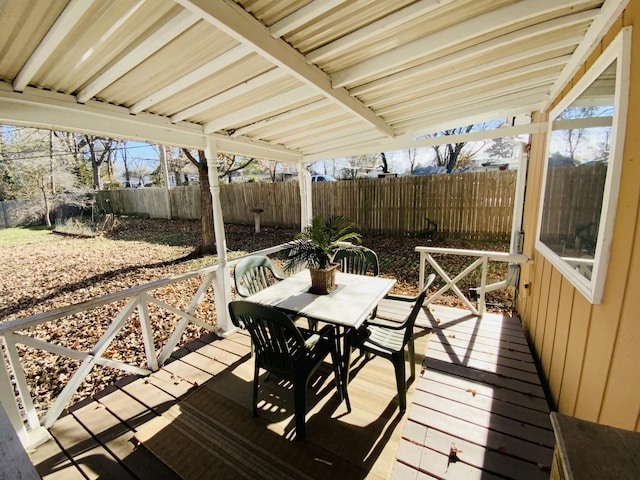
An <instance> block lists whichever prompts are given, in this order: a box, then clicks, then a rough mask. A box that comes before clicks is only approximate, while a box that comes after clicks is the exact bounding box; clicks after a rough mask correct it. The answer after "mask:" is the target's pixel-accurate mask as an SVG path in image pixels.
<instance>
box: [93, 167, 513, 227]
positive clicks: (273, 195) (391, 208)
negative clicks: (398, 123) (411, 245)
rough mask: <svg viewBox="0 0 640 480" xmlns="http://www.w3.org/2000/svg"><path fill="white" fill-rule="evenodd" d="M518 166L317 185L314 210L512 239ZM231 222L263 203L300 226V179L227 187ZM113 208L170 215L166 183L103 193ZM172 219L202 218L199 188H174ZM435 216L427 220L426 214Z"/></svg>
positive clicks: (273, 215) (269, 219)
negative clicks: (494, 170) (163, 185)
mask: <svg viewBox="0 0 640 480" xmlns="http://www.w3.org/2000/svg"><path fill="white" fill-rule="evenodd" d="M515 184H516V172H515V171H497V172H471V173H456V174H447V175H426V176H414V177H397V178H382V179H359V180H353V181H339V182H315V183H313V184H312V196H313V212H314V214H315V215H323V216H331V215H345V216H347V217H349V218H351V219H353V220H354V221H356V222H357V223H358V225H359V230H360V231H361V232H362V233H365V234H374V235H375V234H386V235H394V236H395V235H400V236H401V235H420V234H423V233H425V232H427V231H428V230H429V228H430V226H429V222H428V220H429V221H431V222H434V223H435V224H437V229H438V232H439V233H441V234H443V235H444V236H446V237H449V238H475V239H485V238H504V239H506V238H508V237H509V235H510V233H511V221H512V217H513V199H514V193H515ZM220 199H221V203H222V213H223V216H224V221H225V222H227V223H235V224H248V225H250V224H253V222H254V217H253V213H252V209H256V208H258V209H263V210H264V211H263V213H262V214H261V223H262V225H266V226H278V227H283V228H298V227H299V226H300V193H299V187H298V182H297V181H288V182H280V183H243V184H239V183H237V184H230V185H222V186H221V188H220ZM97 203H98V205H99V207H100V208H103V209H104V210H105V211H107V212H110V213H111V212H112V213H118V214H128V215H145V216H150V217H158V218H167V217H168V216H169V215H168V212H167V207H166V205H167V203H166V199H165V193H164V190H163V189H162V188H138V189H119V190H107V191H101V192H97ZM170 203H171V217H172V218H181V219H198V218H200V190H199V186H189V187H175V188H172V189H171V190H170ZM427 219H428V220H427Z"/></svg>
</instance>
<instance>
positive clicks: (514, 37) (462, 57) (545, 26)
mask: <svg viewBox="0 0 640 480" xmlns="http://www.w3.org/2000/svg"><path fill="white" fill-rule="evenodd" d="M594 15H595V14H594V12H593V11H590V12H587V13H585V12H581V13H577V14H574V15H571V16H570V17H565V18H562V19H558V18H557V19H554V20H549V21H547V22H543V23H540V24H537V25H532V26H530V27H527V28H523V29H522V30H519V31H517V32H511V33H508V34H507V35H502V36H500V37H498V38H494V39H492V40H487V41H485V42H482V43H479V44H477V45H474V46H472V47H469V48H465V49H464V50H461V51H459V52H456V53H454V54H451V55H446V56H444V57H440V58H438V59H436V60H433V61H431V62H427V63H424V64H422V65H418V66H416V67H412V68H410V69H407V70H404V71H402V72H399V73H394V74H392V75H389V76H387V77H384V78H381V79H379V80H374V81H373V82H369V83H365V84H363V85H359V86H357V87H354V88H352V89H351V90H350V92H351V94H352V95H361V94H365V93H369V92H371V91H372V90H375V89H377V88H384V87H385V86H387V85H388V84H390V83H396V82H401V81H405V80H409V79H411V78H413V77H415V76H418V75H420V76H429V75H433V74H436V73H437V72H439V71H441V70H442V69H443V68H447V67H450V66H451V65H459V64H460V63H464V62H465V61H467V60H469V59H472V58H474V57H477V56H480V55H484V54H486V53H489V52H492V51H495V52H499V51H501V50H504V49H507V48H509V46H510V44H512V43H514V42H518V41H526V40H533V39H534V38H536V37H537V38H543V37H544V36H545V35H546V34H550V33H551V32H554V31H557V30H559V29H566V28H568V27H569V26H572V25H576V24H581V23H586V22H588V21H590V20H592V19H593V17H594ZM581 40H582V36H581V35H580V36H577V35H571V36H570V37H567V39H566V41H563V40H560V41H557V42H553V43H549V44H543V45H539V46H537V47H534V48H532V49H531V50H529V51H528V52H527V53H526V55H527V56H533V55H537V54H540V53H544V52H545V51H548V50H555V49H560V48H564V47H569V46H571V45H577V44H578V43H580V41H581ZM514 55H515V56H516V57H518V56H519V55H521V53H520V52H518V53H516V54H514ZM509 57H510V58H512V56H511V55H510V56H509Z"/></svg>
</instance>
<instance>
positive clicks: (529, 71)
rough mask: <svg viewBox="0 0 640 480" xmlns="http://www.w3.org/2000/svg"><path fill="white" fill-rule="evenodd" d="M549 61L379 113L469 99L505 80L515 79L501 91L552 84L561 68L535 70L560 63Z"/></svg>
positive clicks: (436, 93)
mask: <svg viewBox="0 0 640 480" xmlns="http://www.w3.org/2000/svg"><path fill="white" fill-rule="evenodd" d="M547 63H548V62H540V64H538V68H536V67H535V66H534V65H531V66H526V67H522V68H517V69H515V70H511V71H509V72H506V73H504V74H502V75H496V76H494V77H489V78H481V79H478V80H475V81H473V82H469V83H465V84H462V85H458V86H457V87H453V88H449V89H443V90H440V91H438V92H435V93H431V94H429V95H423V96H420V97H416V98H412V99H411V100H407V101H406V102H400V103H396V104H393V105H390V106H388V107H384V108H380V109H378V115H382V116H388V115H392V114H393V113H394V112H398V111H402V110H407V109H411V110H414V109H415V107H416V106H417V105H420V104H425V105H427V106H428V105H434V104H437V103H439V102H440V101H441V100H442V99H443V98H444V99H447V98H449V97H456V98H459V99H460V101H467V99H468V93H467V92H469V91H470V90H474V89H478V88H484V89H485V91H486V92H491V91H493V90H494V89H495V87H494V86H493V85H494V84H495V83H498V82H505V81H508V80H513V81H512V82H510V83H509V84H508V85H506V86H502V87H499V88H500V91H502V92H504V93H508V92H509V91H513V90H523V89H525V88H528V87H530V86H538V85H551V84H553V82H554V81H555V79H556V78H557V76H558V74H557V72H558V70H559V69H558V68H556V69H555V72H549V73H546V74H542V75H540V74H539V75H535V72H537V71H540V70H549V69H550V68H551V67H553V66H557V65H558V64H557V63H556V64H555V65H554V64H553V63H551V62H549V65H550V66H547ZM525 75H528V76H529V78H526V79H524V80H516V79H517V77H520V76H525ZM483 94H484V93H481V94H480V95H483ZM447 104H448V105H449V104H450V102H448V101H447Z"/></svg>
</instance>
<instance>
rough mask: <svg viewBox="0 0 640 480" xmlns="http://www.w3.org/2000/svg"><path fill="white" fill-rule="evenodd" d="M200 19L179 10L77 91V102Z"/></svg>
mask: <svg viewBox="0 0 640 480" xmlns="http://www.w3.org/2000/svg"><path fill="white" fill-rule="evenodd" d="M199 20H200V19H199V18H198V16H197V15H194V14H193V13H191V12H189V11H183V12H180V13H179V14H178V15H176V16H175V17H174V18H172V19H171V20H170V21H169V22H167V24H165V26H164V27H163V28H161V29H159V30H157V31H155V32H154V33H152V34H151V35H149V36H148V37H147V38H146V39H145V40H144V41H143V42H142V43H140V45H138V46H137V47H136V48H134V49H133V50H132V51H131V52H129V53H128V54H127V55H125V56H124V57H123V58H122V59H121V60H119V61H118V62H116V63H115V64H114V65H112V66H111V67H110V68H108V69H107V70H106V71H104V72H102V73H101V74H100V75H98V76H97V77H96V78H95V79H94V80H92V81H91V82H90V83H89V84H88V85H87V86H86V87H84V88H83V89H82V90H80V92H79V93H78V96H77V98H78V102H80V103H85V102H86V101H87V100H89V99H90V98H92V97H93V96H95V95H96V94H97V93H99V92H101V91H102V90H104V89H105V88H106V87H108V86H109V85H111V84H112V83H113V82H115V81H116V80H117V79H119V78H120V77H122V76H123V75H124V74H125V73H127V72H128V71H130V70H131V69H132V68H134V67H135V66H136V65H139V64H140V63H142V62H143V61H144V60H146V59H147V58H148V57H149V56H150V55H152V54H153V53H155V52H157V51H158V50H160V49H161V48H162V47H164V46H165V45H166V44H168V43H169V42H171V41H172V40H173V39H174V38H176V37H177V36H179V35H180V34H182V33H183V32H184V31H186V30H187V29H188V28H190V27H191V26H193V25H194V24H195V23H196V22H198V21H199Z"/></svg>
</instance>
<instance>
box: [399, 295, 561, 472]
mask: <svg viewBox="0 0 640 480" xmlns="http://www.w3.org/2000/svg"><path fill="white" fill-rule="evenodd" d="M430 323H431V325H432V326H433V334H432V336H431V339H430V342H429V348H428V349H427V353H426V358H425V359H424V362H423V372H422V375H421V376H420V378H419V380H418V382H417V385H416V391H415V393H414V395H413V402H412V406H411V409H410V411H409V418H408V420H407V423H406V424H405V427H404V431H403V437H402V440H401V442H400V445H399V448H398V452H397V461H396V464H395V466H394V470H393V473H392V478H398V479H418V478H425V475H426V478H431V477H435V478H447V479H465V480H470V479H479V478H482V479H494V478H495V479H499V478H500V479H502V478H513V479H518V480H524V479H548V478H549V473H550V466H551V461H552V457H553V447H554V442H555V441H554V435H553V430H552V427H551V422H550V418H549V408H548V404H547V401H546V399H545V394H544V391H543V389H542V387H541V386H540V379H539V377H538V374H537V371H536V366H535V364H534V361H533V358H532V356H531V352H530V350H529V347H528V344H527V341H526V338H525V336H524V333H523V331H522V327H521V324H520V321H519V320H518V319H516V318H509V317H502V316H500V315H495V314H485V316H484V317H483V318H482V319H478V318H477V317H472V316H470V315H467V314H466V312H465V311H462V310H459V309H454V308H447V307H438V308H437V309H436V308H434V309H433V315H431V316H430Z"/></svg>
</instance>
